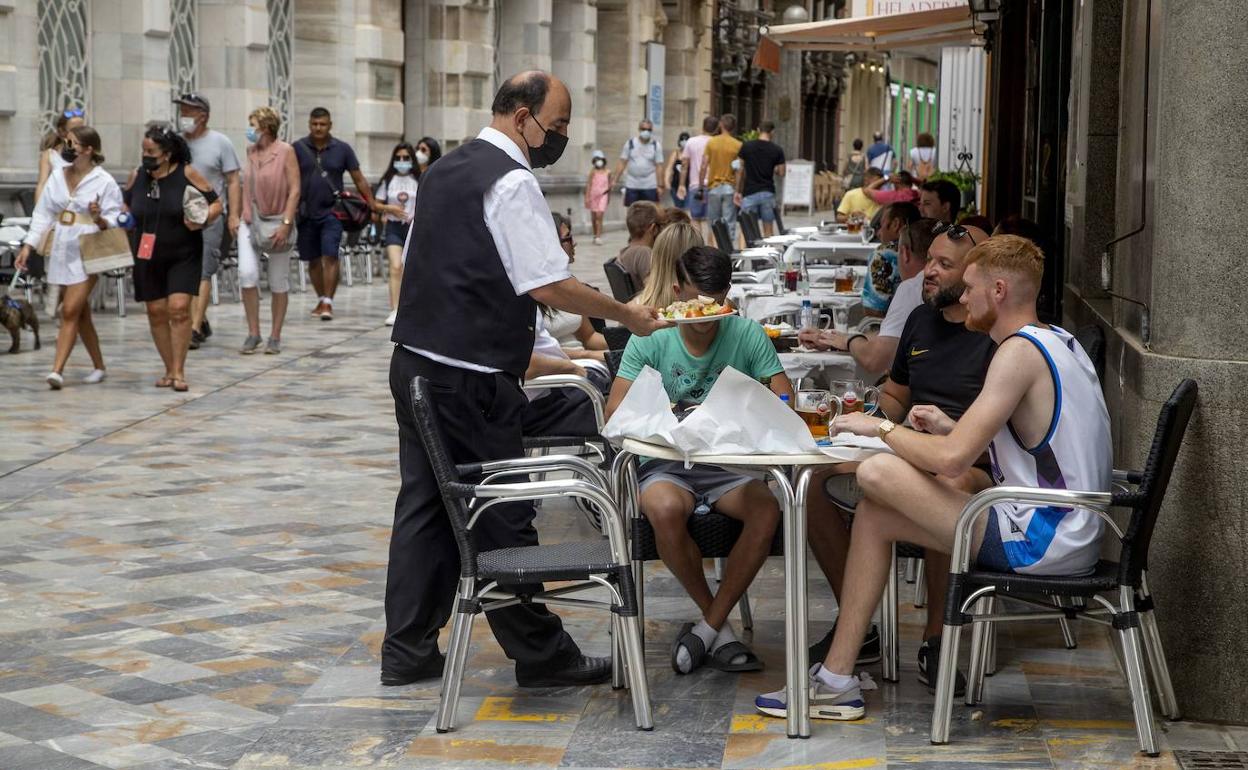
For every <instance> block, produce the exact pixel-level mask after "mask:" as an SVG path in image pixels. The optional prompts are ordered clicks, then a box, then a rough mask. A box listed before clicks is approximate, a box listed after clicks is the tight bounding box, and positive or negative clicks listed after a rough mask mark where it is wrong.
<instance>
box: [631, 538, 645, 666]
mask: <svg viewBox="0 0 1248 770" xmlns="http://www.w3.org/2000/svg"><path fill="white" fill-rule="evenodd" d="M633 590H634V591H635V592H636V593H637V625H638V628H640V629H641V630H640V631H639V633H640V634H641V645H642V647H643V648H644V647H645V644H646V565H645V563H644V562H642V561H641V560H640V559H633Z"/></svg>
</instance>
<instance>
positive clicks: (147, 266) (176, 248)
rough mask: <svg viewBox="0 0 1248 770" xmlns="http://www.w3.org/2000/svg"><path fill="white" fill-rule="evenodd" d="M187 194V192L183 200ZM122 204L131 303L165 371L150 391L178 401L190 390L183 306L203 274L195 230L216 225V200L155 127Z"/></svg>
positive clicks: (185, 153) (184, 153)
mask: <svg viewBox="0 0 1248 770" xmlns="http://www.w3.org/2000/svg"><path fill="white" fill-rule="evenodd" d="M188 187H189V188H193V189H194V192H192V193H190V194H188V193H187V188H188ZM196 193H198V194H196ZM201 196H202V199H201ZM125 197H126V205H127V206H129V207H130V213H131V215H133V217H134V229H133V230H131V231H130V247H131V249H132V250H133V251H134V254H135V260H134V297H135V299H137V300H138V301H139V302H143V303H145V304H146V305H147V324H148V326H149V327H151V330H152V341H153V342H155V343H156V350H157V352H159V353H160V360H161V361H163V362H164V364H165V374H164V376H163V377H161V378H160V379H158V380H156V387H158V388H173V389H174V390H176V391H178V392H179V393H184V392H186V391H187V390H189V388H190V386H189V385H187V382H186V351H187V350H188V349H189V348H190V344H191V299H192V298H193V297H194V296H195V293H196V291H197V290H198V288H199V281H200V276H201V274H202V273H203V260H204V235H203V230H204V228H205V227H208V226H211V225H212V223H213V222H215V221H216V220H218V219H219V218H220V217H221V208H222V207H221V200H220V198H219V197H218V196H217V192H216V190H214V189H213V188H212V185H210V184H209V183H208V180H207V179H205V178H204V177H203V175H202V174H200V173H199V172H198V171H196V170H195V169H194V167H192V166H191V149H190V148H189V147H187V146H186V140H185V139H183V138H182V136H181V135H180V134H178V133H177V132H175V131H173V130H172V129H170V128H169V127H167V126H163V125H155V126H152V127H151V128H149V129H148V130H147V133H145V134H144V135H143V168H142V169H140V170H139V171H138V172H137V173H136V174H135V175H134V178H133V182H132V183H131V185H130V186H129V187H128V188H127V189H126V193H125ZM188 199H189V200H192V201H194V200H200V202H201V203H206V208H207V217H206V219H203V221H196V220H193V219H191V218H190V217H189V216H188V214H189V213H190V211H189V210H188V208H187V205H186V203H185V201H187V200H188ZM197 219H198V217H197Z"/></svg>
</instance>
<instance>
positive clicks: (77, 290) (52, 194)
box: [15, 126, 121, 390]
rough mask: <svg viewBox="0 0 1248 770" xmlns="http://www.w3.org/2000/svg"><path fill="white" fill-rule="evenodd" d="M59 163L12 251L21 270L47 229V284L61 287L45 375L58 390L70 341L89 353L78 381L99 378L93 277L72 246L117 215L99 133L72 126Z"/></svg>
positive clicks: (101, 375) (114, 188)
mask: <svg viewBox="0 0 1248 770" xmlns="http://www.w3.org/2000/svg"><path fill="white" fill-rule="evenodd" d="M61 160H62V162H63V163H64V165H63V166H62V167H61V168H59V169H57V170H55V171H53V172H52V173H51V174H50V175H49V176H48V181H47V184H46V185H45V186H44V189H43V195H41V196H40V197H39V203H38V204H37V205H36V206H35V211H34V214H33V216H32V217H31V220H30V231H29V232H27V234H26V240H25V241H24V242H23V244H22V249H21V251H19V252H18V255H17V261H16V264H15V267H16V268H17V269H18V270H19V271H21V270H25V269H26V263H27V261H28V260H29V259H30V254H31V252H32V251H33V250H34V249H35V247H36V246H38V245H39V244H40V243H42V242H43V238H44V236H45V235H47V233H48V232H52V241H51V250H50V252H49V254H48V266H47V272H48V283H53V284H57V285H60V286H64V287H65V296H64V298H63V301H62V303H61V328H60V330H59V331H58V332H57V335H56V358H55V360H54V361H53V364H52V371H51V372H50V373H49V374H48V376H47V377H46V378H45V379H46V380H47V382H48V386H49V387H51V388H52V389H53V390H60V389H61V386H62V385H63V384H64V382H65V379H64V377H63V375H62V373H63V372H64V371H65V364H66V363H67V362H68V361H69V354H70V351H72V350H73V349H74V340H75V339H76V338H77V337H79V336H81V337H82V344H83V345H84V346H85V347H86V348H87V353H88V354H89V355H90V356H91V365H92V370H91V373H90V374H88V375H87V376H86V377H84V378H83V382H85V383H88V384H95V383H97V382H100V381H102V380H103V379H104V355H103V353H102V352H101V351H100V338H99V336H98V335H97V334H96V333H95V324H94V323H92V321H91V303H90V302H89V301H88V300H89V297H90V295H91V290H92V289H94V288H95V283H96V279H97V278H98V276H95V275H87V272H86V269H85V267H84V266H83V264H82V254H81V252H80V251H79V249H78V236H80V235H87V234H89V233H95V232H99V231H100V230H107V229H108V228H110V227H116V226H117V216H118V215H119V214H120V213H121V190H120V189H119V188H118V187H117V182H116V180H114V179H113V177H112V175H111V174H109V173H108V172H106V171H104V169H102V168H100V164H101V163H103V162H104V156H103V155H102V154H100V135H99V134H97V133H96V132H95V129H93V128H91V127H89V126H75V127H74V128H72V129H69V130H68V131H67V132H66V135H65V141H64V146H63V147H62V148H61Z"/></svg>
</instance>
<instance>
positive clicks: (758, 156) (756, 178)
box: [737, 139, 784, 195]
mask: <svg viewBox="0 0 1248 770" xmlns="http://www.w3.org/2000/svg"><path fill="white" fill-rule="evenodd" d="M737 155H738V156H740V158H741V162H742V163H744V164H745V180H744V183H743V184H742V186H741V187H742V189H741V194H742V195H753V194H754V193H757V192H771V193H774V192H775V191H776V166H779V165H780V164H781V163H784V150H782V149H780V145H778V144H776V143H775V142H769V141H767V140H766V139H751V140H750V141H748V142H746V143H745V144H743V145H741V150H740V151H739V152H738V153H737Z"/></svg>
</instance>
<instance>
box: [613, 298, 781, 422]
mask: <svg viewBox="0 0 1248 770" xmlns="http://www.w3.org/2000/svg"><path fill="white" fill-rule="evenodd" d="M717 323H718V324H719V333H717V334H716V335H715V341H714V342H712V343H711V347H710V348H709V349H708V350H707V351H706V353H705V355H702V356H693V355H690V354H689V351H688V350H687V349H686V348H685V343H684V340H683V339H681V336H680V327H676V328H674V329H662V330H660V331H657V332H655V333H654V334H651V335H650V336H649V337H632V338H630V339H629V340H628V347H627V348H625V350H624V358H623V359H622V360H621V361H620V370H619V376H620V377H623V378H624V379H626V380H635V379H637V377H638V376H639V375H640V374H641V370H642V368H643V367H646V366H649V367H650V368H652V369H654V370H655V371H657V372H658V373H659V374H661V375H662V376H663V387H664V389H665V390H667V396H668V398H670V399H671V400H672V401H673V402H674V403H681V402H689V403H695V404H700V403H702V402H703V401H704V400H705V399H706V396H707V394H708V393H710V392H711V387H712V386H713V385H714V384H715V381H716V380H718V379H719V374H720V372H722V371H723V370H724V368H725V367H728V366H731V367H732V368H733V369H736V370H737V371H739V372H741V373H742V374H744V375H746V376H747V377H752V378H754V379H756V380H760V381H761V380H765V379H767V378H770V377H773V376H775V375H777V374H779V373H780V372H783V371H784V367H783V366H782V365H781V364H780V356H778V355H776V348H775V346H774V345H772V344H771V340H770V339H768V337H767V332H765V331H763V327H762V326H761V325H759V324H758V323H756V322H754V321H751V320H750V319H748V318H742V317H741V316H729V317H728V318H725V319H724V320H722V321H718V322H717Z"/></svg>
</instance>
